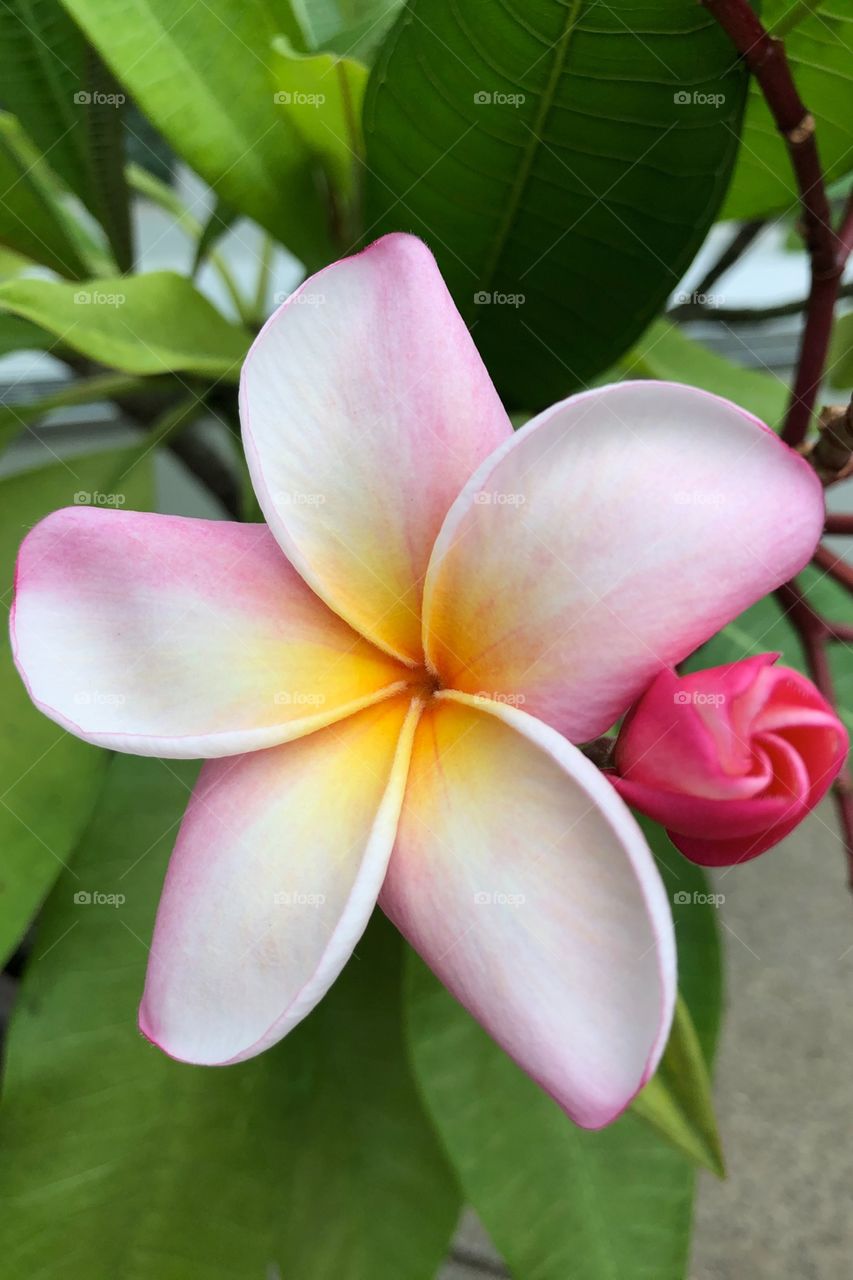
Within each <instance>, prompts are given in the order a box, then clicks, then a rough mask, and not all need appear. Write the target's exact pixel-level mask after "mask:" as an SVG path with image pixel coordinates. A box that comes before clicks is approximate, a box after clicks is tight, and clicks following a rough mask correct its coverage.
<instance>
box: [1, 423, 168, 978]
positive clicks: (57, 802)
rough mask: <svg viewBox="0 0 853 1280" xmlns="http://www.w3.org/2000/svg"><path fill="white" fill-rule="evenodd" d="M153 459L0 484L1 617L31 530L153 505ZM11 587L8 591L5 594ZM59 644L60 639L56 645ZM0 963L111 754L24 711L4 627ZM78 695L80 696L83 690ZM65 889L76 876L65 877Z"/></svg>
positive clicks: (83, 465) (62, 469) (48, 470)
mask: <svg viewBox="0 0 853 1280" xmlns="http://www.w3.org/2000/svg"><path fill="white" fill-rule="evenodd" d="M152 483H153V482H152V474H151V459H150V457H145V458H142V459H141V458H140V451H139V450H138V449H136V448H133V449H116V450H111V451H109V452H107V453H97V454H89V455H85V456H82V457H74V458H71V459H69V460H68V461H67V462H57V463H56V464H55V465H53V466H49V467H42V468H40V469H39V470H38V471H26V472H22V473H21V474H19V475H15V476H9V477H7V478H5V479H3V480H0V507H2V511H3V521H2V525H0V566H2V579H3V583H4V590H3V601H4V604H5V606H6V609H7V610H8V608H9V606H10V603H11V596H12V577H13V572H14V565H15V559H16V557H17V554H18V546H19V544H20V542H21V541H22V539H23V538H24V536H25V535H26V533H27V532H28V531H29V530H30V529H31V528H32V526H33V525H34V524H35V523H36V521H38V520H41V519H42V517H43V516H46V515H47V514H48V513H49V512H51V511H55V510H56V509H57V508H58V507H65V506H70V505H71V504H72V503H73V502H74V501H75V500H76V496H77V495H80V494H82V495H83V496H84V497H85V495H87V494H88V495H89V497H90V498H91V496H92V495H93V494H101V495H105V494H115V493H116V492H117V491H120V493H121V496H122V499H123V500H124V503H126V505H127V506H129V507H133V508H135V509H136V510H150V509H151V507H152V506H153V491H152ZM6 584H8V585H6ZM57 639H58V641H59V640H60V638H59V637H58V638H57ZM0 649H2V654H0V703H2V706H3V720H4V726H3V733H2V735H0V778H2V779H3V784H2V785H3V792H2V796H0V849H2V851H3V866H2V873H0V955H2V959H3V960H4V961H5V960H6V959H7V958H8V956H9V954H10V952H11V951H13V950H14V948H15V947H16V945H17V944H18V942H19V941H20V939H21V937H22V935H23V933H24V931H25V930H26V928H27V926H28V925H29V923H30V921H31V919H32V917H33V916H34V915H35V913H36V910H37V909H38V907H39V906H40V905H41V902H42V899H43V898H44V896H45V894H46V893H47V891H48V890H49V888H50V886H51V885H52V884H53V882H54V880H55V879H56V878H57V876H58V875H59V874H60V872H62V871H63V868H65V867H66V864H67V863H68V862H69V861H70V859H71V855H72V853H73V850H74V845H75V843H76V841H77V839H78V837H79V835H80V832H81V830H82V828H83V825H84V824H85V822H86V821H87V819H88V817H89V814H90V812H91V809H92V806H93V804H94V802H95V799H96V797H97V794H98V791H99V790H100V787H101V784H102V781H103V777H104V770H105V769H106V765H107V761H108V759H109V757H108V754H107V753H106V752H105V751H100V750H98V748H97V747H91V746H89V744H88V743H86V742H81V741H79V739H77V738H74V737H72V736H71V734H69V733H67V732H66V731H65V730H64V729H62V728H60V726H59V725H57V724H54V722H53V721H52V720H48V719H47V717H46V716H44V715H42V713H41V712H40V711H37V710H36V708H35V707H34V706H33V704H32V703H31V702H30V699H29V696H28V695H27V692H26V690H25V688H24V685H23V682H22V681H21V677H20V676H19V675H18V673H17V671H16V670H15V668H14V665H13V663H12V655H11V651H10V644H9V633H8V628H7V627H5V626H4V627H3V628H2V637H0ZM82 692H85V691H81V693H82ZM65 874H66V880H67V882H68V884H69V885H73V884H74V883H75V881H76V873H75V872H74V871H73V869H72V870H67V871H66V873H65Z"/></svg>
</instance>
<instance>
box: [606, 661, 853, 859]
mask: <svg viewBox="0 0 853 1280" xmlns="http://www.w3.org/2000/svg"><path fill="white" fill-rule="evenodd" d="M778 657H779V654H778V653H758V654H755V655H754V656H753V657H751V658H744V659H743V661H741V662H731V663H728V664H727V665H726V666H722V667H710V668H708V669H707V670H705V671H694V672H692V673H691V674H690V675H687V676H678V675H676V674H675V672H674V671H661V673H660V674H659V675H658V676H657V677H656V678H655V679H654V680H653V681H652V683H651V685H650V686H649V688H648V689H647V690H646V691H645V693H644V694H643V695H642V697H641V698H640V699H639V701H638V702H637V703H636V704H635V706H633V707H632V708H631V710H630V712H629V713H628V715H627V716H626V717H625V720H624V722H623V724H622V727H621V729H620V730H619V737H618V738H617V740H616V746H615V750H614V769H615V773H614V775H613V777H612V780H613V784H614V786H615V787H617V789H618V790H619V792H620V794H621V795H622V796H623V797H624V799H625V800H627V801H628V803H629V804H632V805H634V807H635V808H637V809H639V810H641V812H643V813H646V814H648V815H649V817H651V818H655V819H656V820H657V821H658V822H661V823H663V825H664V826H665V827H666V828H667V830H668V832H669V837H670V839H671V840H672V842H673V844H674V845H675V847H676V848H677V849H679V850H680V851H681V852H682V853H683V854H684V856H685V857H686V858H690V860H691V861H692V862H699V863H701V864H702V865H703V866H712V867H714V866H716V867H720V866H733V865H734V864H736V863H739V862H746V861H748V860H749V859H750V858H755V857H757V856H758V854H759V853H764V851H765V850H766V849H770V848H772V847H773V845H775V844H778V843H779V841H780V840H782V839H783V838H784V837H785V836H786V835H787V834H788V832H789V831H792V830H793V829H794V827H795V826H796V825H797V823H799V822H802V820H803V818H804V817H805V816H806V814H807V813H809V812H811V810H812V809H814V807H815V805H817V804H818V803H819V802H820V801H821V800H822V799H823V797H824V796H825V795H826V793H827V791H828V790H829V788H830V786H831V785H832V783H833V782H834V781H835V779H836V778H837V777H838V774H839V772H840V771H841V767H842V765H843V764H844V761H845V758H846V756H847V748H848V746H849V739H848V734H847V730H846V729H845V727H844V725H843V724H842V722H841V721H840V720H839V718H838V716H837V715H836V713H835V711H834V710H833V709H832V707H831V706H830V705H829V703H828V702H827V701H826V699H825V698H824V697H823V696H822V694H821V693H820V690H819V689H817V688H815V686H814V685H813V684H812V682H811V680H807V679H806V677H805V676H803V675H800V673H799V671H792V670H791V669H790V667H777V666H776V665H775V663H776V659H777V658H778Z"/></svg>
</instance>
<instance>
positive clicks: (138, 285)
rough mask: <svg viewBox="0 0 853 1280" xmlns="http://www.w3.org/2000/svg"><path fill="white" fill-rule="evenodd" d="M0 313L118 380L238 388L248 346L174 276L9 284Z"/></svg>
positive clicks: (2, 291) (3, 288)
mask: <svg viewBox="0 0 853 1280" xmlns="http://www.w3.org/2000/svg"><path fill="white" fill-rule="evenodd" d="M0 310H4V311H7V312H11V313H12V314H13V315H16V316H20V317H22V318H23V319H25V320H30V321H32V322H33V323H35V324H38V325H40V326H41V327H42V328H44V329H46V330H47V331H48V332H49V333H53V334H55V335H56V337H57V338H60V339H61V340H62V341H63V342H64V343H65V344H66V345H67V346H69V347H71V348H73V350H75V351H78V352H80V354H81V355H84V356H88V357H89V358H90V359H92V360H97V361H99V362H100V363H101V364H105V365H108V366H109V367H110V368H113V369H121V370H122V371H123V372H125V373H139V374H157V373H165V372H169V371H173V372H183V373H199V374H209V375H211V376H213V377H215V378H223V379H226V380H227V381H229V382H237V381H238V379H239V376H240V365H241V364H242V362H243V358H244V357H245V355H246V352H247V350H248V348H249V342H250V341H251V334H249V333H248V331H247V330H245V329H242V328H239V327H238V326H236V325H233V324H231V323H229V321H227V320H226V319H225V318H224V317H223V316H222V315H220V313H219V312H218V311H217V310H216V308H215V307H214V306H213V305H212V304H211V303H210V302H208V301H207V299H206V298H205V297H203V296H202V294H200V293H199V292H198V291H197V290H196V289H195V288H194V286H193V285H192V284H191V283H190V281H189V280H187V279H186V278H185V277H184V276H180V275H178V274H177V273H176V272H174V271H151V272H148V273H147V274H146V275H140V276H114V277H111V278H105V279H99V280H87V281H85V282H84V283H78V284H66V283H64V282H59V281H56V282H54V281H51V280H25V279H21V280H11V281H7V282H6V283H5V284H0Z"/></svg>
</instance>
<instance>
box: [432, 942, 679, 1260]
mask: <svg viewBox="0 0 853 1280" xmlns="http://www.w3.org/2000/svg"><path fill="white" fill-rule="evenodd" d="M409 1013H410V1019H409V1030H410V1037H411V1045H412V1054H413V1061H414V1065H415V1072H416V1075H417V1078H418V1081H419V1083H420V1086H421V1090H422V1092H423V1096H424V1099H425V1101H426V1104H427V1107H428V1109H429V1111H430V1113H431V1115H432V1118H433V1121H434V1123H435V1125H436V1128H437V1129H438V1132H439V1134H440V1135H441V1138H442V1140H443V1142H444V1144H445V1146H446V1148H447V1151H448V1154H449V1155H450V1158H451V1161H452V1163H453V1166H454V1168H455V1169H456V1173H457V1175H458V1177H459V1180H460V1182H461V1184H462V1190H463V1192H464V1194H465V1196H466V1198H467V1200H468V1201H469V1202H470V1204H471V1205H472V1206H473V1207H474V1209H475V1210H476V1211H477V1213H478V1214H479V1216H480V1218H481V1219H482V1221H483V1224H484V1226H485V1227H486V1230H487V1231H488V1232H489V1235H490V1236H491V1238H492V1240H493V1241H494V1243H495V1245H496V1246H497V1248H498V1250H499V1251H500V1252H501V1254H502V1255H503V1257H504V1258H505V1259H506V1262H507V1265H508V1266H509V1268H510V1271H511V1272H512V1275H513V1277H514V1278H515V1280H567V1277H569V1276H571V1277H572V1280H575V1277H576V1278H577V1280H648V1278H649V1277H651V1276H653V1277H654V1280H683V1277H684V1272H685V1267H686V1262H687V1250H688V1245H689V1235H690V1210H691V1201H692V1194H693V1176H692V1170H691V1166H690V1164H689V1162H688V1161H687V1160H686V1159H685V1158H684V1157H683V1156H682V1155H680V1154H679V1153H678V1152H677V1151H675V1150H673V1148H672V1147H671V1146H669V1145H668V1144H667V1143H665V1142H663V1141H662V1140H661V1138H660V1137H658V1135H657V1134H656V1133H655V1132H654V1131H653V1130H652V1129H651V1128H650V1127H649V1126H648V1125H647V1124H646V1123H645V1121H643V1120H641V1119H640V1118H639V1117H638V1116H635V1115H632V1114H631V1113H630V1112H628V1113H626V1114H625V1115H623V1116H622V1117H620V1119H619V1120H617V1121H616V1122H615V1124H613V1125H611V1126H610V1127H609V1128H607V1129H602V1130H600V1131H599V1132H597V1133H592V1132H588V1131H585V1130H583V1129H578V1128H576V1127H575V1126H574V1125H573V1124H572V1122H571V1121H570V1120H569V1119H568V1118H567V1117H566V1116H565V1115H564V1114H563V1112H562V1111H561V1110H560V1109H559V1107H557V1105H556V1103H554V1102H553V1101H552V1100H551V1099H550V1098H549V1097H548V1096H547V1095H546V1094H545V1093H543V1092H542V1090H541V1089H540V1088H539V1087H538V1086H537V1085H535V1084H534V1083H533V1081H532V1080H530V1079H529V1077H527V1076H526V1075H524V1074H523V1073H522V1072H521V1071H520V1070H519V1069H518V1067H516V1065H515V1064H514V1063H513V1062H512V1061H510V1059H509V1058H508V1057H507V1056H506V1054H505V1053H503V1051H502V1050H501V1049H499V1048H498V1047H497V1045H496V1044H495V1043H494V1041H493V1040H491V1039H490V1038H489V1037H488V1036H487V1035H486V1033H485V1031H483V1030H482V1029H481V1028H480V1027H479V1026H478V1025H477V1023H476V1022H474V1020H473V1019H472V1018H471V1017H470V1016H469V1015H468V1014H467V1013H466V1011H465V1010H464V1009H463V1008H462V1007H461V1005H458V1004H457V1003H456V1001H455V1000H454V999H453V997H452V996H451V995H449V994H448V992H447V991H445V989H444V988H443V987H442V986H441V985H440V984H439V982H438V981H437V979H435V978H434V977H433V975H432V974H431V973H430V972H429V970H428V969H427V968H426V966H425V965H423V964H422V963H421V961H420V960H418V959H417V958H416V957H415V956H414V955H413V956H412V963H411V966H410V970H409Z"/></svg>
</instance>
